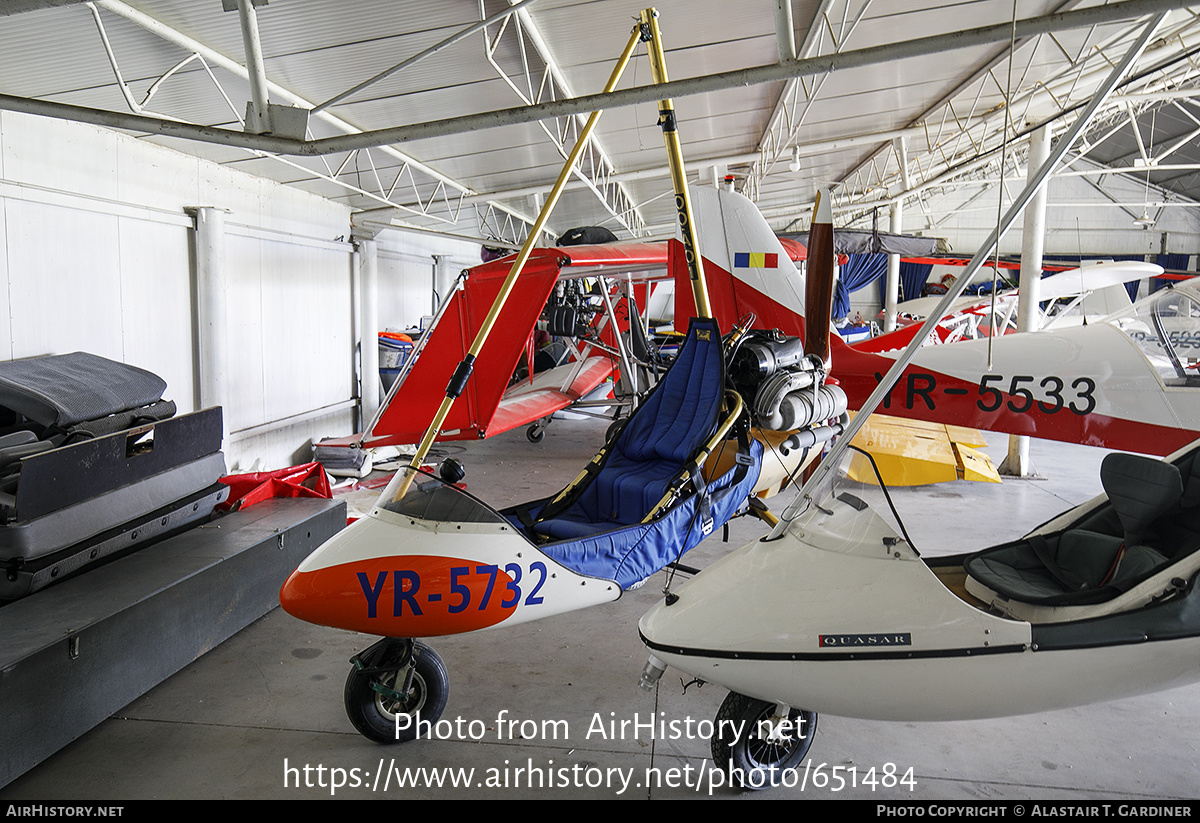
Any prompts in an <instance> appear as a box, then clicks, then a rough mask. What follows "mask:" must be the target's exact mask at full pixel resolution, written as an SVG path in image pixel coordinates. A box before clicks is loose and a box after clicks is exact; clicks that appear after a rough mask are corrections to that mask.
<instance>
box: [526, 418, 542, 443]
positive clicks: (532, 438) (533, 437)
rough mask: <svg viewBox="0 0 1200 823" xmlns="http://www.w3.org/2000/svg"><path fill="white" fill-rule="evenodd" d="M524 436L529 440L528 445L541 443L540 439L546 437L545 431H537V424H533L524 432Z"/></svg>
mask: <svg viewBox="0 0 1200 823" xmlns="http://www.w3.org/2000/svg"><path fill="white" fill-rule="evenodd" d="M525 436H526V437H528V438H529V442H530V443H541V442H542V438H543V437H545V436H546V430H545V429H539V428H538V424H537V423H534V424H533V425H532V426H530V427H529V428H527V429H526V430H525Z"/></svg>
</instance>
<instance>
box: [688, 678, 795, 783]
mask: <svg viewBox="0 0 1200 823" xmlns="http://www.w3.org/2000/svg"><path fill="white" fill-rule="evenodd" d="M716 726H717V734H715V735H714V736H713V739H712V755H713V761H714V763H715V764H716V766H717V768H719V769H720V770H721V771H723V772H726V773H727V774H728V775H729V777H730V782H731V783H735V784H737V785H740V786H741V787H742V788H744V789H766V788H770V787H772V786H778V785H779V784H780V783H781V782H783V780H784V774H785V773H786V772H789V771H793V770H795V769H796V768H798V767H799V766H800V763H801V761H803V760H804V756H805V755H806V754H808V750H809V747H810V746H812V741H813V736H814V735H816V733H817V713H816V712H810V711H806V710H804V709H792V708H789V707H787V706H778V705H776V704H774V703H767V702H766V701H765V700H755V699H754V698H752V697H746V696H745V695H743V694H738V693H737V692H730V693H729V694H728V695H727V696H726V698H725V702H724V703H722V704H721V708H720V709H718V710H717V719H716Z"/></svg>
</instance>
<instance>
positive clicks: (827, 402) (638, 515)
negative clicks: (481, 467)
mask: <svg viewBox="0 0 1200 823" xmlns="http://www.w3.org/2000/svg"><path fill="white" fill-rule="evenodd" d="M642 37H645V38H646V39H647V40H648V41H649V42H650V44H651V49H650V52H651V64H652V67H653V69H654V74H655V78H656V81H659V82H661V80H662V79H664V78H665V75H664V74H663V72H662V69H661V64H662V55H661V48H659V47H658V45H657V43H658V39H657V26H656V24H655V21H654V15H653V11H652V10H648V11H646V12H643V14H642V22H641V24H640V25H639V27H638V28H635V30H634V33H633V36H631V39H630V44H629V47H628V48H627V51H626V55H625V57H626V59H627V57H628V55H629V53H630V52H631V51H632V49H633V46H634V45H636V43H637V42H638V41H639V39H641V38H642ZM613 83H615V77H614V78H613V79H612V80H610V85H611V84H613ZM659 110H660V113H661V114H663V119H662V125H663V130H664V135H665V139H666V143H667V147H668V155H669V157H670V159H671V163H672V167H673V169H675V170H680V169H681V168H682V164H681V162H680V157H679V153H678V143H677V137H676V136H675V133H674V123H675V120H674V116H673V114H672V113H671V109H670V101H664V102H662V103H660V105H659ZM595 117H596V115H593V116H592V118H591V119H589V121H588V125H587V126H586V127H585V132H586V131H590V129H591V127H592V126H593V125H594V123H595ZM585 143H586V134H585V135H583V136H581V137H580V138H579V139H578V140H577V143H576V151H578V150H579V148H580V147H582V146H583V145H584V144H585ZM575 159H576V155H575V154H574V153H573V154H572V156H571V157H570V158H568V160H567V165H566V167H565V168H564V171H563V174H562V175H560V177H559V181H558V183H557V184H556V186H555V189H554V191H553V192H551V194H550V196H548V197H547V199H546V204H545V206H544V208H543V211H542V214H541V215H539V218H538V222H539V224H540V223H543V222H544V220H545V218H546V216H547V214H548V213H549V210H550V209H551V208H553V205H554V203H555V201H556V200H557V198H558V194H559V193H560V192H561V190H562V185H563V183H564V182H565V179H566V175H567V172H568V171H569V169H570V167H571V165H572V164H573V163H574V162H575ZM673 178H674V180H675V183H676V186H677V190H676V195H677V196H676V203H677V205H678V207H679V209H680V213H681V215H680V225H681V226H684V227H687V226H691V225H694V221H692V220H691V215H690V209H691V207H690V203H689V199H688V192H687V187H686V177H685V176H684V175H683V174H682V172H680V173H678V174H675V175H673ZM830 215H831V213H830V212H829V211H828V209H827V208H826V209H825V218H824V222H823V224H822V225H821V227H820V228H819V229H816V230H814V237H815V238H817V239H816V240H815V241H814V242H813V243H811V244H810V249H809V255H810V258H814V257H815V258H818V259H825V260H826V268H827V269H828V270H829V271H832V261H833V245H832V239H833V238H832V232H833V226H832V220H831V217H830ZM539 224H535V226H534V228H533V229H531V231H530V234H529V240H528V241H527V242H526V245H525V247H524V248H523V249H522V250H521V252H520V253H519V254H518V255H517V256H516V259H515V261H514V262H513V264H512V269H511V271H510V273H509V276H508V278H507V280H506V282H505V284H504V285H503V286H501V287H500V289H499V291H498V293H497V297H496V302H495V303H494V304H493V308H492V311H491V312H489V316H488V318H485V320H484V322H483V324H482V326H481V328H480V331H479V333H478V334H477V335H476V338H475V342H474V343H473V344H472V346H471V348H470V350H469V351H468V352H467V354H466V356H465V357H464V359H463V361H462V362H461V363H460V364H459V366H458V368H457V369H455V372H454V375H453V376H452V377H451V379H450V385H449V386H448V387H447V389H446V399H445V400H444V401H443V402H442V406H441V408H440V409H439V410H438V413H437V414H435V415H434V419H433V422H432V423H431V424H430V426H429V428H428V430H427V431H426V433H425V436H424V438H423V439H422V442H421V443H420V444H419V446H418V448H417V454H416V455H415V456H414V458H413V459H412V462H411V463H410V464H409V466H408V467H407V468H405V469H403V470H401V471H399V472H397V473H396V475H395V477H394V478H393V479H392V481H391V483H390V484H389V485H388V487H387V488H386V489H385V490H384V492H383V494H382V495H381V497H380V499H379V501H378V503H377V504H376V505H375V506H374V508H373V509H372V510H371V512H370V513H369V515H368V516H367V517H364V518H362V519H360V520H358V521H357V522H356V523H354V524H352V525H351V526H349V527H348V528H346V529H345V530H344V531H342V532H341V533H339V534H337V535H335V536H334V537H333V538H332V539H330V540H329V541H327V542H326V543H325V544H324V545H322V546H321V547H320V548H318V549H317V551H316V552H314V553H313V554H312V555H311V556H309V557H308V558H307V559H305V560H304V562H303V563H301V564H300V566H299V567H298V568H297V569H296V571H295V572H294V573H293V574H292V575H291V576H290V577H289V578H288V580H287V581H286V582H285V583H284V585H283V588H282V590H281V591H280V602H281V604H282V605H283V607H284V609H285V610H286V611H287V612H288V613H290V614H292V615H294V616H296V617H299V618H301V619H303V620H307V621H309V622H313V623H317V624H320V625H328V626H333V627H337V628H344V629H349V630H353V631H361V632H365V633H368V634H374V635H381V636H383V638H384V639H382V640H380V641H379V642H378V643H376V644H374V645H373V646H371V647H370V648H369V649H367V650H365V651H363V652H361V653H360V654H358V655H356V656H355V657H354V658H353V661H352V662H353V664H354V668H353V669H352V670H351V672H350V675H349V677H348V679H347V682H346V689H345V702H346V710H347V713H348V715H349V717H350V719H351V721H352V722H353V724H354V726H355V727H356V728H357V729H358V730H359V731H360V732H362V733H363V734H364V735H366V736H368V737H370V738H372V739H375V740H379V741H381V742H396V741H397V740H405V739H412V738H413V737H415V735H416V724H415V723H400V722H398V718H400V717H402V716H404V715H419V717H420V719H421V720H422V721H427V722H430V723H433V722H436V721H437V719H438V717H439V716H440V714H441V712H442V710H443V708H444V707H445V703H446V691H447V675H446V670H445V667H444V665H443V664H442V662H441V660H440V658H438V656H437V655H436V653H434V652H433V650H432V649H430V648H429V647H428V646H426V645H425V644H424V643H421V642H419V641H418V640H417V639H416V638H424V637H433V636H441V635H448V634H457V633H461V632H469V631H476V630H479V629H487V628H492V627H495V626H499V625H513V624H517V623H522V622H525V621H528V620H534V619H538V618H542V617H549V616H552V615H555V614H560V613H562V612H566V611H570V610H573V609H579V608H583V607H585V606H590V605H594V604H599V603H605V602H609V601H612V600H615V599H616V598H618V597H620V596H621V593H622V591H624V590H625V589H628V588H631V587H634V586H637V585H639V584H640V583H641V582H643V581H644V580H645V579H646V578H647V577H648V576H649V575H651V574H653V573H654V572H656V571H658V570H659V569H662V568H664V567H665V566H667V565H668V564H671V563H674V562H676V561H677V560H678V559H679V557H681V556H682V555H683V554H684V553H685V552H686V551H688V550H689V549H690V548H692V547H693V546H695V545H696V544H697V543H698V542H699V541H700V540H701V539H703V538H704V537H705V536H706V535H708V534H710V533H711V532H712V531H713V530H714V529H715V528H716V527H717V526H720V525H721V524H723V523H724V522H726V521H727V520H728V519H729V518H730V517H732V516H733V515H734V514H735V513H737V512H738V511H739V510H740V509H742V508H744V507H745V505H746V501H747V497H748V496H749V495H750V493H751V491H752V490H753V489H754V487H755V483H756V481H757V480H758V476H759V465H760V461H761V457H762V453H763V446H762V443H761V442H759V440H757V439H755V437H752V436H751V423H750V417H751V415H750V411H749V410H748V407H749V406H750V405H751V404H747V403H743V401H742V395H743V394H745V395H746V396H747V397H750V398H753V400H754V403H753V404H752V405H753V409H754V419H755V421H756V423H758V424H765V425H766V427H767V428H770V429H783V430H786V431H788V432H790V435H789V446H788V448H789V450H790V451H792V452H794V453H795V454H796V455H797V456H802V455H803V454H804V453H805V452H806V451H807V450H809V449H811V448H812V447H814V446H816V445H818V444H821V443H823V442H825V441H827V440H829V438H830V437H832V436H833V435H834V434H835V433H836V431H838V430H839V425H840V423H839V422H838V421H844V416H845V409H846V400H845V395H844V394H843V393H842V392H841V390H840V389H838V388H837V387H836V386H832V385H827V384H826V379H825V378H826V363H825V358H824V357H823V356H821V355H819V354H817V355H815V356H814V353H813V352H812V346H811V345H801V344H800V343H799V341H796V340H794V339H788V338H786V337H784V336H783V335H779V334H775V333H773V332H754V331H751V330H749V329H742V328H739V329H735V330H734V331H733V332H731V333H730V334H729V335H726V336H722V334H721V331H720V329H719V328H718V326H717V323H716V321H714V320H712V319H711V314H712V313H711V309H710V308H709V306H708V297H707V292H706V289H705V283H704V277H703V268H702V262H701V258H700V256H699V255H698V254H691V255H689V259H688V264H689V266H690V268H691V278H690V279H691V281H692V284H693V299H694V301H695V305H696V307H697V313H698V314H699V315H700V316H699V317H697V318H695V319H693V320H692V322H691V324H690V327H689V330H688V335H687V338H686V340H685V342H684V343H683V345H682V347H681V348H680V351H679V353H678V354H677V355H676V357H675V360H674V362H673V363H672V364H671V366H670V368H669V369H668V371H667V373H666V375H665V376H664V377H663V378H662V379H661V380H660V381H659V382H658V384H657V385H656V386H655V387H654V389H653V390H652V391H651V392H650V393H649V395H648V396H647V397H646V398H645V399H644V400H643V401H642V402H641V403H639V404H638V406H637V409H636V411H635V412H634V413H633V415H632V416H630V417H628V418H625V419H624V420H622V421H621V423H620V425H619V426H618V427H615V428H614V429H613V430H612V431H610V434H609V437H608V441H607V442H606V444H605V446H604V447H603V448H602V449H601V450H600V452H599V453H598V454H597V455H596V456H595V457H594V458H593V459H592V460H591V462H589V463H588V465H587V467H586V468H585V469H584V470H583V471H582V472H581V473H580V475H579V476H578V477H577V478H576V479H575V481H573V482H572V483H571V484H570V485H568V486H567V487H566V488H565V489H563V490H562V491H561V492H560V493H558V494H557V495H555V496H554V497H552V498H548V499H544V500H537V501H532V502H530V503H526V504H523V505H520V506H516V507H513V508H511V509H506V510H504V511H496V510H495V509H492V508H491V507H489V506H488V505H487V504H485V503H483V502H482V501H480V500H478V499H476V498H474V497H472V496H471V495H469V494H467V493H466V492H465V491H463V490H461V489H460V488H457V487H456V486H454V485H453V482H454V481H455V480H457V479H459V478H458V477H456V476H454V475H452V474H450V473H449V472H448V471H447V469H448V468H451V467H449V466H448V465H447V464H443V470H442V473H441V474H442V477H436V476H434V475H432V474H430V473H428V472H425V471H423V470H422V462H421V461H422V459H423V457H424V455H425V454H426V453H427V452H428V447H429V445H430V444H431V443H432V442H433V440H434V439H435V437H436V436H437V434H438V432H439V431H440V429H441V427H442V426H443V424H444V423H445V421H446V419H447V414H448V412H449V409H450V406H451V405H452V404H453V402H454V398H456V397H457V396H459V395H460V394H461V393H462V391H463V387H464V386H465V384H466V382H467V380H468V379H469V377H470V374H471V371H472V367H473V365H474V363H475V362H476V360H477V358H478V357H479V356H480V352H481V349H482V346H483V343H484V342H485V341H486V338H487V335H488V333H489V332H490V330H491V327H492V325H493V324H494V322H495V318H496V317H497V316H498V315H499V312H500V309H501V307H502V306H503V303H504V300H505V298H506V295H507V294H508V293H509V292H510V291H511V288H512V286H513V284H514V282H515V279H516V277H517V275H518V274H519V273H520V270H521V267H522V265H523V264H524V261H525V260H527V259H528V257H529V255H530V253H531V251H532V244H533V241H534V239H535V238H536V237H537V235H538V234H539V232H540V231H541V226H540V225H539ZM685 237H686V238H687V245H688V246H689V247H690V248H691V249H693V250H694V249H697V248H698V242H697V238H696V237H695V236H694V234H693V235H692V236H688V235H687V234H686V233H685ZM770 240H771V242H773V243H774V244H775V246H776V248H778V241H777V240H776V239H775V238H774V236H773V235H770ZM826 285H827V290H826V292H825V293H824V294H823V295H822V296H821V297H820V299H817V300H815V302H816V303H817V304H818V305H821V304H823V305H824V306H826V316H825V318H824V321H823V323H822V322H816V323H814V324H813V328H817V329H822V328H823V329H825V330H827V329H828V328H829V318H828V307H829V305H830V297H831V291H832V281H827V282H826ZM825 337H826V342H827V333H826V335H825ZM727 363H729V364H732V365H733V366H734V372H735V373H734V374H733V375H729V374H728V373H727ZM830 424H832V425H830ZM722 455H724V456H726V457H728V456H729V455H733V457H732V459H727V460H725V461H724V463H721V462H720V461H719V460H716V461H715V462H714V466H720V467H719V468H706V462H707V461H708V459H709V458H710V456H711V457H714V458H719V457H721V456H722Z"/></svg>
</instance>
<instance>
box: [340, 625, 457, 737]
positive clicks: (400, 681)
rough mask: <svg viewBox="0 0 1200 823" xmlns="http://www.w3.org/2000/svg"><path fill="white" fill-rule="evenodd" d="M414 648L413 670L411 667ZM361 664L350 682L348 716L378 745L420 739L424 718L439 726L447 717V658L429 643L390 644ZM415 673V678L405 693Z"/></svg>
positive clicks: (372, 650) (375, 650)
mask: <svg viewBox="0 0 1200 823" xmlns="http://www.w3.org/2000/svg"><path fill="white" fill-rule="evenodd" d="M409 644H411V658H412V663H411V667H410V666H409V665H406V664H405V660H406V659H407V658H408V657H409ZM357 660H358V661H359V662H358V663H356V664H355V666H354V668H352V669H351V670H350V675H349V677H347V678H346V692H345V701H346V715H347V716H348V717H349V718H350V722H351V723H352V724H354V728H356V729H357V730H358V731H359V733H360V734H362V735H363V736H365V737H368V738H370V739H371V740H374V741H375V742H377V743H405V742H407V741H409V740H413V739H415V738H416V736H417V724H416V720H417V719H418V718H419V719H420V720H421V721H423V722H429V723H436V722H437V720H438V718H440V717H441V716H442V711H443V710H444V709H445V708H446V697H447V696H448V694H449V692H450V678H449V676H448V675H447V674H446V664H445V663H443V662H442V658H441V657H439V656H438V654H437V652H435V651H434V650H433V649H431V648H429V647H428V646H426V645H425V644H424V643H420V642H417V641H415V640H413V641H410V640H387V641H384V642H383V643H380V644H376V645H375V646H372V647H371V648H370V649H368V650H367V651H365V652H363V653H362V654H361V655H359V656H358V657H357ZM360 666H361V668H360ZM410 669H411V672H412V678H411V680H410V681H409V684H408V688H407V690H404V683H405V680H406V679H407V678H408V673H409V671H410ZM404 715H409V716H410V718H409V719H408V720H405V719H404ZM397 718H400V721H399V722H397Z"/></svg>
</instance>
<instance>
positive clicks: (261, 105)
mask: <svg viewBox="0 0 1200 823" xmlns="http://www.w3.org/2000/svg"><path fill="white" fill-rule="evenodd" d="M237 10H238V18H239V19H240V20H241V24H242V43H243V46H244V48H245V50H246V69H247V71H248V72H249V73H250V97H251V100H250V105H249V106H247V110H246V131H248V132H251V133H253V134H267V133H269V132H270V131H271V113H270V110H269V108H268V102H269V101H268V98H267V71H266V63H265V62H264V61H263V55H262V43H261V41H260V40H259V38H258V12H256V11H255V10H254V3H253V2H252V0H237Z"/></svg>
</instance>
